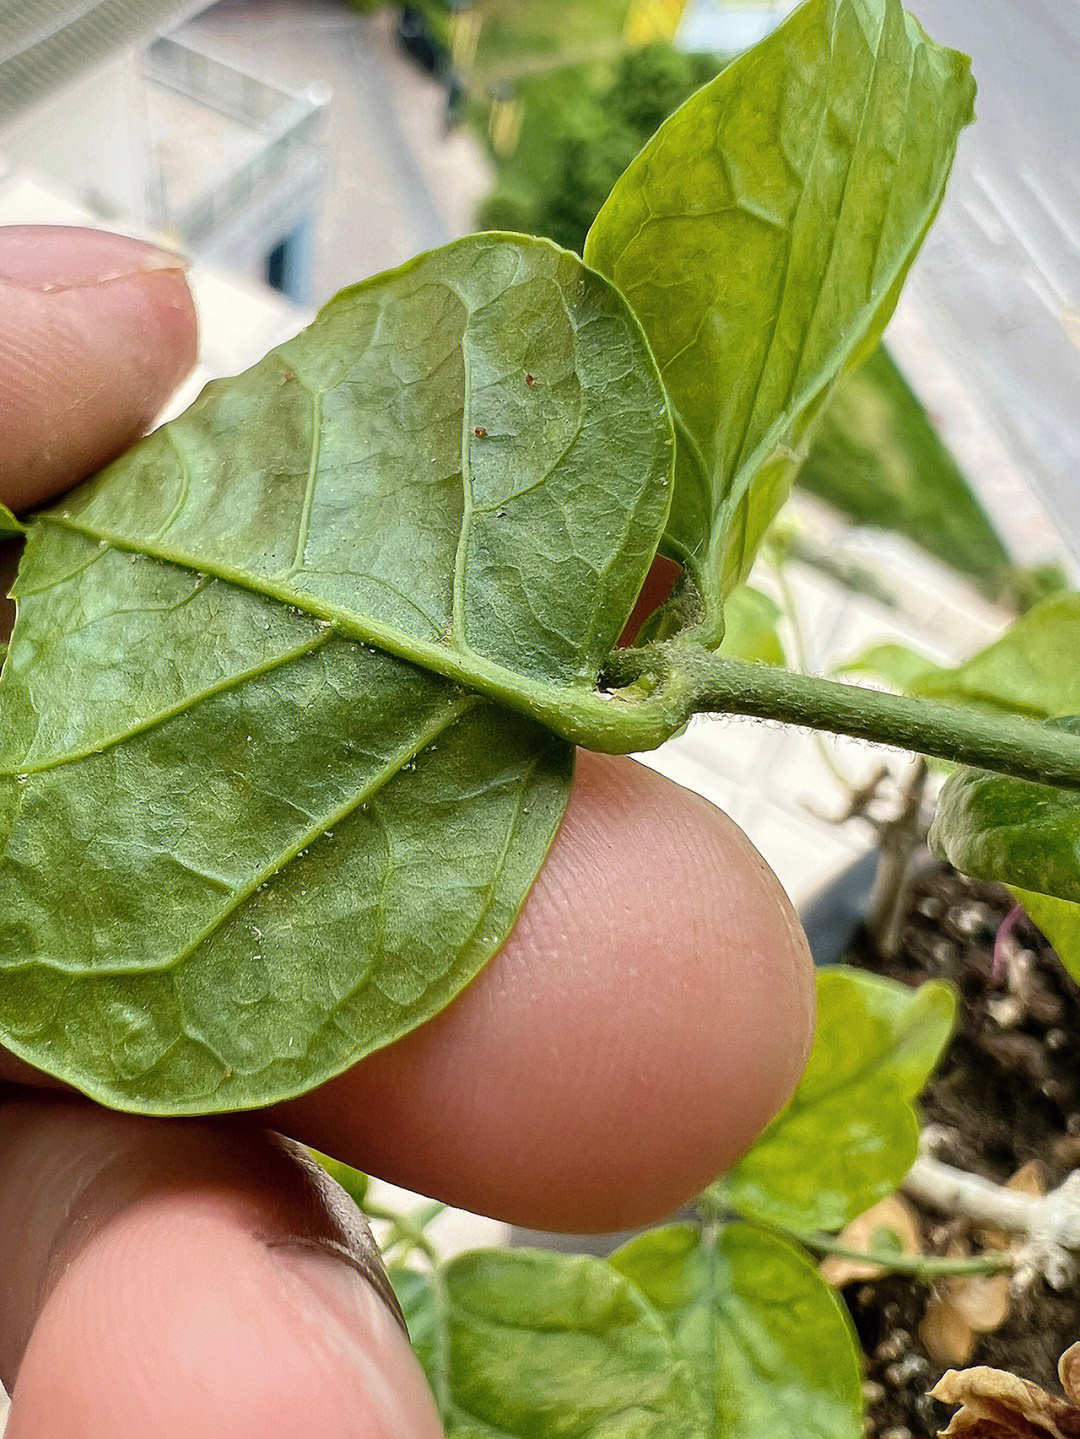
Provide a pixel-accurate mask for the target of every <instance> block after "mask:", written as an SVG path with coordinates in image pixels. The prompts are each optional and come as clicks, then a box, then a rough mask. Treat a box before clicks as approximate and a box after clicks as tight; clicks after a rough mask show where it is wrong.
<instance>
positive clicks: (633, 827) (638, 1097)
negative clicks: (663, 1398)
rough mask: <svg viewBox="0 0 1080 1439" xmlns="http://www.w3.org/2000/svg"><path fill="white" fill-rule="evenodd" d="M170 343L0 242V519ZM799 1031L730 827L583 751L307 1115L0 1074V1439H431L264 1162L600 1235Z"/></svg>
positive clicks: (790, 944)
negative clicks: (481, 901)
mask: <svg viewBox="0 0 1080 1439" xmlns="http://www.w3.org/2000/svg"><path fill="white" fill-rule="evenodd" d="M196 345H197V339H196V321H195V313H194V308H193V305H192V301H191V297H190V294H189V291H188V289H187V285H186V282H185V278H184V272H183V266H182V263H181V262H180V261H179V260H178V259H177V257H176V256H172V255H168V254H163V253H161V252H158V251H156V250H152V249H149V248H148V247H146V246H144V245H141V244H139V243H138V242H136V241H133V240H128V239H122V238H120V237H117V236H111V235H105V234H101V233H98V232H90V231H79V230H63V229H51V230H45V229H23V228H11V229H7V230H0V498H2V499H3V500H4V501H5V503H7V504H8V505H10V506H11V507H12V508H14V509H16V510H25V509H27V508H32V507H33V506H34V505H35V504H38V503H40V502H41V501H43V500H45V499H46V498H48V497H49V496H51V495H55V494H57V493H59V492H60V491H62V490H64V489H66V488H67V487H68V486H70V485H72V484H74V483H76V482H77V481H78V480H80V479H82V478H83V477H84V476H85V475H87V474H88V473H91V472H92V471H93V470H94V469H96V468H97V467H98V466H99V465H101V464H103V463H104V462H105V461H106V460H108V459H109V458H111V457H112V456H114V455H115V454H118V453H119V452H121V451H122V450H123V449H125V448H126V447H127V446H128V445H130V444H131V443H132V442H133V441H134V440H135V439H136V438H137V437H138V435H139V434H140V433H142V431H144V430H145V429H146V427H147V426H148V425H149V424H150V423H151V422H152V420H153V417H154V415H155V414H156V413H157V411H158V410H159V409H160V407H161V405H162V404H163V402H164V401H165V399H166V398H167V397H168V395H169V394H170V393H171V392H172V391H173V390H174V389H175V387H176V385H177V384H178V383H179V381H180V380H181V379H182V378H183V376H184V375H185V374H186V373H187V372H188V371H189V369H190V367H191V365H192V363H193V361H194V358H195V353H196ZM0 983H2V979H0ZM812 1024H813V983H812V972H811V968H810V960H809V955H808V952H807V948H806V942H805V939H804V937H803V935H802V931H801V929H800V927H799V925H798V921H797V919H796V918H795V915H794V913H793V911H792V909H791V906H790V904H789V902H788V900H787V898H786V896H785V895H784V892H783V890H782V889H781V887H780V884H779V882H778V881H777V880H776V878H775V876H774V875H773V874H772V873H771V871H770V870H769V869H768V868H767V866H766V865H765V863H764V861H763V860H762V859H761V857H760V856H759V855H758V854H757V852H756V851H755V850H754V848H753V847H752V846H751V844H750V843H749V841H748V840H747V839H746V837H745V836H744V835H743V834H742V832H741V831H740V830H739V829H738V828H737V827H736V826H735V825H734V824H733V823H732V822H731V821H730V820H729V819H728V818H727V817H726V816H725V815H723V814H722V813H721V812H720V811H718V810H716V809H714V808H713V807H711V806H710V805H708V804H706V803H705V802H704V801H702V800H700V799H698V798H696V797H695V796H693V795H691V794H689V793H687V792H686V791H684V790H682V789H679V788H678V787H677V786H675V785H673V784H671V783H670V782H668V781H667V780H664V779H662V778H660V777H659V776H657V775H655V774H653V773H652V772H650V771H649V770H646V769H644V768H643V767H641V766H640V765H637V764H635V763H633V762H632V761H630V760H627V759H616V758H610V757H605V756H599V755H592V754H587V753H582V754H580V755H579V760H578V768H577V777H576V780H575V784H574V790H573V795H572V798H571V802H570V806H569V809H568V812H567V814H566V818H565V820H564V822H563V825H562V827H561V829H560V831H559V834H558V836H557V838H556V840H555V843H554V845H553V847H552V850H551V852H550V855H549V857H548V859H547V861H546V863H545V865H544V867H543V869H542V871H541V873H540V876H539V878H538V879H537V881H536V884H535V885H534V887H533V889H532V892H531V893H530V895H529V898H528V900H527V901H526V904H525V908H524V910H523V912H522V914H521V916H520V917H519V919H518V922H517V924H516V925H515V927H514V929H513V930H512V932H511V934H510V936H509V938H508V939H507V941H506V943H505V944H504V945H503V947H502V949H501V951H500V952H499V954H498V955H497V956H496V958H495V959H494V960H493V961H492V963H491V964H490V965H489V967H488V968H487V969H486V970H485V971H484V972H483V973H482V974H481V975H480V977H479V978H478V979H477V980H475V981H474V982H473V984H472V985H471V986H470V987H469V988H468V989H467V990H466V991H465V992H464V993H463V994H462V995H461V996H460V997H459V998H458V999H457V1000H456V1001H455V1002H454V1003H453V1004H451V1005H450V1007H449V1008H448V1009H446V1010H445V1011H444V1012H443V1013H442V1014H441V1015H439V1016H438V1018H436V1019H435V1020H433V1021H431V1022H430V1023H429V1024H427V1025H425V1026H423V1027H422V1028H421V1029H419V1030H417V1031H415V1032H414V1033H413V1034H411V1035H409V1036H408V1037H407V1038H405V1039H404V1040H401V1041H400V1042H399V1043H397V1044H395V1045H393V1046H391V1047H390V1048H388V1049H385V1050H383V1051H382V1052H381V1053H379V1054H376V1055H374V1056H372V1057H371V1058H369V1059H367V1060H365V1061H363V1062H362V1063H360V1064H358V1065H356V1066H355V1068H353V1069H352V1070H350V1071H349V1072H348V1073H346V1074H344V1075H342V1076H340V1077H339V1078H338V1079H336V1080H334V1081H333V1082H332V1083H330V1084H327V1085H325V1086H323V1088H321V1089H320V1090H318V1091H316V1092H314V1093H312V1094H309V1095H307V1096H305V1097H304V1098H302V1099H298V1100H294V1101H292V1102H291V1103H289V1104H286V1105H282V1106H280V1107H279V1108H278V1109H277V1110H275V1111H273V1112H271V1113H269V1114H263V1115H259V1116H255V1117H252V1116H245V1117H243V1118H242V1119H240V1120H238V1121H233V1122H230V1123H203V1122H195V1121H169V1120H141V1119H134V1118H130V1117H124V1116H119V1115H115V1114H111V1113H107V1112H106V1111H104V1110H100V1109H97V1108H95V1107H94V1106H92V1105H90V1104H89V1103H87V1102H85V1101H83V1100H81V1099H78V1098H76V1097H73V1096H71V1095H68V1094H64V1093H63V1092H61V1091H59V1090H58V1089H57V1088H56V1087H55V1086H53V1085H51V1084H50V1083H49V1082H48V1081H46V1080H45V1079H43V1078H40V1077H38V1076H35V1074H34V1073H33V1071H31V1070H29V1069H28V1068H26V1066H24V1065H21V1064H20V1063H18V1062H17V1061H15V1060H14V1059H13V1058H11V1057H5V1056H4V1055H3V1053H2V1052H0V1379H2V1380H3V1382H4V1384H5V1385H6V1386H7V1387H8V1389H9V1390H10V1391H11V1392H12V1396H13V1397H12V1407H11V1415H10V1420H9V1427H8V1432H7V1439H147V1436H149V1435H153V1436H154V1439H301V1436H309V1435H313V1434H314V1435H318V1436H319V1439H390V1436H394V1439H437V1436H438V1435H440V1434H441V1433H442V1429H441V1427H440V1424H439V1421H438V1417H437V1415H436V1413H435V1409H434V1406H433V1403H432V1401H431V1398H430V1396H429V1394H428V1391H427V1389H426V1386H425V1384H424V1380H423V1377H422V1375H421V1373H420V1370H419V1367H418V1366H417V1364H416V1362H415V1360H414V1359H413V1356H412V1352H411V1350H410V1349H409V1347H408V1344H407V1341H406V1339H405V1337H404V1334H403V1333H402V1331H401V1329H400V1327H399V1325H398V1323H397V1321H396V1320H395V1319H394V1317H393V1316H392V1314H391V1311H390V1309H389V1307H388V1306H387V1305H386V1303H385V1302H384V1300H383V1299H382V1297H380V1294H379V1285H378V1283H373V1282H372V1281H371V1279H370V1278H369V1277H368V1276H369V1275H370V1274H371V1273H372V1259H371V1256H370V1253H369V1252H368V1250H367V1249H366V1247H365V1241H364V1236H363V1234H362V1231H361V1229H360V1227H359V1225H358V1224H357V1222H356V1217H355V1215H354V1214H353V1213H350V1211H349V1209H348V1207H347V1206H345V1205H343V1203H342V1202H341V1198H340V1196H336V1195H335V1194H334V1193H333V1192H332V1191H331V1189H330V1187H329V1186H327V1185H325V1184H323V1183H322V1182H321V1181H320V1179H319V1178H318V1176H317V1175H314V1174H313V1173H312V1171H311V1170H310V1169H308V1168H307V1167H306V1166H305V1165H304V1164H303V1162H302V1159H301V1158H300V1156H299V1154H298V1152H297V1150H296V1148H295V1146H293V1145H291V1144H289V1143H287V1142H286V1141H283V1140H282V1139H281V1138H280V1137H279V1135H280V1134H286V1135H288V1136H290V1137H291V1139H294V1140H298V1141H301V1142H303V1143H310V1144H313V1145H316V1146H318V1147H319V1148H321V1149H324V1150H327V1151H329V1152H331V1153H333V1154H334V1155H336V1156H337V1157H339V1158H341V1159H343V1160H345V1161H346V1162H348V1163H350V1164H353V1165H355V1166H357V1167H359V1168H362V1169H365V1170H368V1171H370V1172H372V1173H375V1174H379V1175H382V1176H384V1177H385V1178H387V1179H390V1180H393V1181H395V1182H397V1183H400V1184H404V1185H406V1186H408V1187H410V1188H413V1189H417V1190H419V1191H421V1192H422V1193H425V1194H430V1195H434V1196H437V1197H439V1198H441V1199H444V1200H446V1201H447V1202H449V1203H451V1204H456V1205H461V1206H464V1207H466V1208H471V1209H475V1210H478V1211H481V1212H484V1213H487V1214H491V1215H495V1216H498V1217H499V1218H502V1219H506V1220H508V1221H511V1222H515V1223H520V1224H524V1225H528V1226H534V1227H541V1228H552V1229H565V1230H570V1231H578V1232H582V1231H584V1232H589V1231H597V1230H602V1229H615V1228H624V1227H628V1226H631V1225H637V1224H643V1223H648V1222H652V1221H655V1220H658V1219H660V1218H662V1217H663V1216H664V1215H665V1214H668V1213H670V1212H671V1211H672V1210H673V1209H674V1208H676V1207H677V1206H678V1205H679V1204H681V1203H683V1202H685V1201H686V1200H688V1199H689V1198H690V1197H691V1196H692V1195H693V1194H694V1193H696V1192H697V1191H698V1190H699V1189H700V1188H701V1187H703V1186H704V1185H705V1184H706V1183H708V1182H709V1181H710V1180H711V1179H712V1178H714V1177H715V1176H716V1175H717V1174H718V1173H720V1172H721V1171H722V1170H724V1169H725V1168H726V1167H728V1166H729V1165H730V1164H731V1163H732V1162H733V1161H734V1160H735V1159H736V1158H737V1157H738V1156H739V1155H740V1154H741V1153H742V1152H743V1151H744V1150H745V1149H746V1148H747V1147H748V1145H749V1144H750V1143H751V1142H752V1141H753V1139H754V1137H755V1136H756V1135H757V1134H758V1133H759V1132H760V1130H761V1129H762V1128H763V1127H764V1125H765V1124H766V1123H767V1122H768V1121H769V1119H770V1118H771V1117H772V1115H773V1114H774V1113H775V1112H776V1110H777V1109H778V1108H779V1107H780V1106H781V1105H782V1104H783V1103H784V1101H785V1100H786V1099H787V1098H788V1096H789V1094H790V1093H791V1090H792V1088H793V1086H794V1084H795V1082H796V1080H797V1078H798V1076H799V1073H800V1072H801V1069H802V1066H803V1063H804V1061H805V1057H806V1053H807V1049H808V1046H809V1041H810V1034H811V1029H812Z"/></svg>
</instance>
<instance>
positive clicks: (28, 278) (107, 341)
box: [0, 225, 197, 510]
mask: <svg viewBox="0 0 1080 1439" xmlns="http://www.w3.org/2000/svg"><path fill="white" fill-rule="evenodd" d="M196 343H197V326H196V319H195V308H194V303H193V301H192V298H191V292H190V290H189V289H188V287H187V283H186V281H185V279H184V262H183V260H182V259H180V257H178V256H177V255H173V254H170V253H169V252H167V251H163V250H159V249H156V248H155V247H153V246H151V245H147V244H145V243H143V242H142V241H141V240H133V239H131V238H129V237H128V236H125V235H112V234H108V233H106V232H104V231H101V230H82V229H77V228H71V227H66V226H44V225H10V226H5V227H2V228H0V434H2V435H3V437H4V443H3V446H2V447H0V500H2V501H3V502H4V504H6V505H8V506H9V507H11V508H12V509H16V510H20V509H25V508H27V507H29V506H32V505H36V504H39V503H40V502H41V501H43V500H46V499H48V498H49V497H50V496H52V495H54V494H56V493H58V492H59V491H61V490H64V489H66V488H68V486H70V485H73V484H75V483H76V482H77V481H78V480H81V479H83V478H84V477H85V476H86V475H88V474H91V473H92V472H93V471H94V470H96V469H98V468H100V466H101V465H103V464H105V463H106V462H107V461H108V460H111V459H112V458H114V456H116V455H118V454H120V453H121V451H123V450H124V449H126V448H127V447H128V446H129V445H130V444H132V443H133V441H134V440H136V439H137V438H138V436H139V435H141V434H142V433H143V431H144V430H145V429H146V428H147V426H148V425H149V424H150V423H151V421H152V420H153V419H154V417H155V415H156V414H157V413H158V411H159V410H160V409H161V407H162V405H163V404H164V403H165V401H166V399H167V398H168V396H169V395H170V394H171V393H172V391H173V390H174V389H175V388H176V386H177V384H178V383H179V382H180V380H181V379H182V378H183V377H184V375H186V374H187V372H188V371H189V370H190V369H191V366H192V365H193V364H194V362H195V352H196Z"/></svg>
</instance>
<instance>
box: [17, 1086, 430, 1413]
mask: <svg viewBox="0 0 1080 1439" xmlns="http://www.w3.org/2000/svg"><path fill="white" fill-rule="evenodd" d="M5 1118H6V1119H7V1120H8V1128H7V1132H6V1134H5V1143H4V1146H3V1149H4V1160H5V1166H6V1168H5V1175H4V1182H3V1183H0V1239H3V1238H7V1240H8V1241H9V1245H10V1242H11V1240H12V1237H13V1236H12V1232H11V1231H12V1229H13V1227H14V1226H15V1225H16V1224H17V1225H18V1228H19V1230H20V1232H21V1242H20V1244H19V1246H18V1247H15V1246H11V1247H10V1249H9V1252H7V1253H6V1254H5V1253H4V1246H3V1245H2V1244H0V1259H3V1261H4V1264H5V1283H6V1288H5V1293H6V1294H7V1296H8V1298H9V1299H10V1301H11V1302H10V1304H8V1305H7V1306H5V1308H4V1310H3V1311H2V1312H0V1354H3V1355H4V1356H5V1370H4V1372H3V1377H4V1378H5V1379H6V1380H8V1381H9V1382H10V1379H11V1374H12V1372H14V1386H13V1392H12V1406H11V1413H10V1418H9V1428H8V1431H7V1439H106V1436H108V1439H145V1436H146V1435H149V1434H153V1435H154V1436H156V1439H306V1436H307V1435H309V1434H318V1435H319V1436H320V1439H391V1436H394V1439H398V1436H400V1439H439V1436H441V1434H442V1428H441V1426H440V1424H439V1420H438V1417H437V1414H436V1411H435V1408H434V1404H433V1401H432V1399H431V1396H430V1393H429V1391H428V1390H427V1387H426V1384H425V1382H424V1379H423V1375H422V1373H421V1371H420V1367H419V1365H418V1363H417V1361H416V1359H415V1357H414V1355H413V1353H412V1350H411V1348H410V1346H409V1343H408V1339H407V1338H406V1335H405V1332H404V1329H403V1327H402V1325H401V1324H400V1322H399V1319H398V1317H397V1315H396V1314H395V1313H394V1312H392V1311H391V1309H390V1308H389V1307H388V1305H387V1304H386V1302H385V1301H384V1299H383V1298H382V1296H381V1292H380V1290H379V1289H378V1287H377V1286H376V1284H375V1283H373V1282H372V1278H371V1277H370V1276H371V1265H370V1263H369V1262H368V1257H367V1256H366V1255H365V1253H364V1251H363V1249H362V1248H360V1247H358V1245H357V1244H356V1243H355V1240H354V1239H353V1238H351V1237H350V1225H351V1224H352V1223H353V1222H355V1224H360V1220H359V1216H358V1215H356V1213H355V1210H354V1211H353V1213H352V1219H351V1220H350V1218H349V1216H347V1215H346V1216H342V1215H341V1214H340V1213H339V1212H338V1210H337V1207H336V1206H337V1204H338V1203H340V1201H341V1199H342V1196H341V1195H340V1194H339V1195H337V1196H336V1197H334V1196H330V1195H328V1194H327V1193H326V1192H325V1189H324V1186H325V1184H326V1183H327V1181H326V1180H325V1176H322V1177H321V1178H319V1177H317V1176H318V1175H321V1172H318V1171H314V1170H313V1167H309V1166H306V1165H305V1164H304V1163H301V1162H299V1161H298V1158H297V1156H296V1155H295V1154H294V1153H293V1151H292V1149H291V1148H290V1147H289V1146H288V1145H283V1144H281V1143H280V1142H276V1141H275V1140H274V1139H273V1138H272V1137H271V1136H263V1135H258V1134H253V1133H251V1132H250V1131H244V1130H242V1129H239V1128H236V1127H229V1126H223V1125H206V1124H193V1123H186V1122H178V1123H177V1124H175V1125H163V1124H161V1123H160V1121H156V1122H147V1121H141V1120H133V1119H129V1118H125V1117H120V1116H115V1115H107V1114H103V1113H101V1112H100V1111H95V1110H94V1109H93V1108H90V1107H88V1106H86V1105H83V1104H78V1103H70V1102H67V1101H45V1100H34V1101H28V1100H27V1101H14V1102H12V1103H10V1104H9V1106H8V1108H7V1111H6V1113H5ZM309 1168H310V1170H311V1172H309Z"/></svg>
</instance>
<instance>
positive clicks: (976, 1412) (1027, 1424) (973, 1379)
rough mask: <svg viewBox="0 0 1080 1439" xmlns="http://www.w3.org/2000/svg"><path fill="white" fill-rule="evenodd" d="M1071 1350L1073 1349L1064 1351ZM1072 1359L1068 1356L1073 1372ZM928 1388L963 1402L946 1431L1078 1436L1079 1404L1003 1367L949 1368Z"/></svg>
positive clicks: (1005, 1438) (1034, 1437)
mask: <svg viewBox="0 0 1080 1439" xmlns="http://www.w3.org/2000/svg"><path fill="white" fill-rule="evenodd" d="M1074 1347H1075V1346H1074ZM1070 1354H1072V1350H1068V1351H1066V1356H1067V1355H1070ZM1066 1356H1063V1363H1064V1360H1065V1357H1066ZM1074 1362H1075V1361H1073V1360H1070V1375H1071V1371H1072V1365H1073V1363H1074ZM930 1392H931V1394H932V1395H933V1396H934V1398H935V1399H940V1400H941V1401H942V1403H943V1404H958V1405H960V1406H961V1407H960V1408H959V1410H958V1412H957V1413H956V1414H954V1415H953V1417H952V1422H951V1423H950V1424H949V1427H948V1429H944V1430H942V1431H941V1432H942V1435H943V1436H944V1435H957V1434H960V1435H964V1436H966V1439H1080V1407H1077V1406H1076V1405H1075V1404H1072V1403H1070V1402H1069V1400H1068V1399H1059V1398H1058V1397H1057V1396H1056V1395H1054V1394H1047V1392H1046V1390H1045V1389H1040V1388H1039V1386H1038V1385H1037V1384H1032V1383H1030V1381H1029V1380H1027V1379H1021V1378H1019V1377H1018V1376H1017V1375H1015V1374H1010V1373H1008V1372H1007V1371H1006V1370H1004V1369H990V1368H987V1367H986V1366H985V1365H979V1366H977V1367H976V1368H974V1369H961V1370H957V1369H950V1370H949V1372H948V1373H947V1374H945V1375H943V1376H942V1378H941V1380H940V1381H939V1382H938V1384H937V1385H936V1386H935V1387H934V1388H933V1389H932V1390H931V1391H930Z"/></svg>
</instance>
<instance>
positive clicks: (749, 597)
mask: <svg viewBox="0 0 1080 1439" xmlns="http://www.w3.org/2000/svg"><path fill="white" fill-rule="evenodd" d="M782 613H783V612H782V611H781V609H780V606H779V605H778V604H777V603H776V601H775V600H772V599H770V598H769V596H768V595H765V594H762V592H761V591H760V590H757V589H754V587H753V586H752V585H739V586H738V588H737V589H734V590H732V592H731V594H730V595H728V597H727V601H726V602H725V604H724V642H723V644H722V645H721V646H720V652H721V653H722V654H725V655H728V656H730V657H731V658H732V659H738V660H756V661H758V663H759V664H766V665H782V664H783V663H784V647H783V645H782V644H781V642H780V636H779V634H778V633H777V626H778V625H779V623H780V620H781V617H782Z"/></svg>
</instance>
